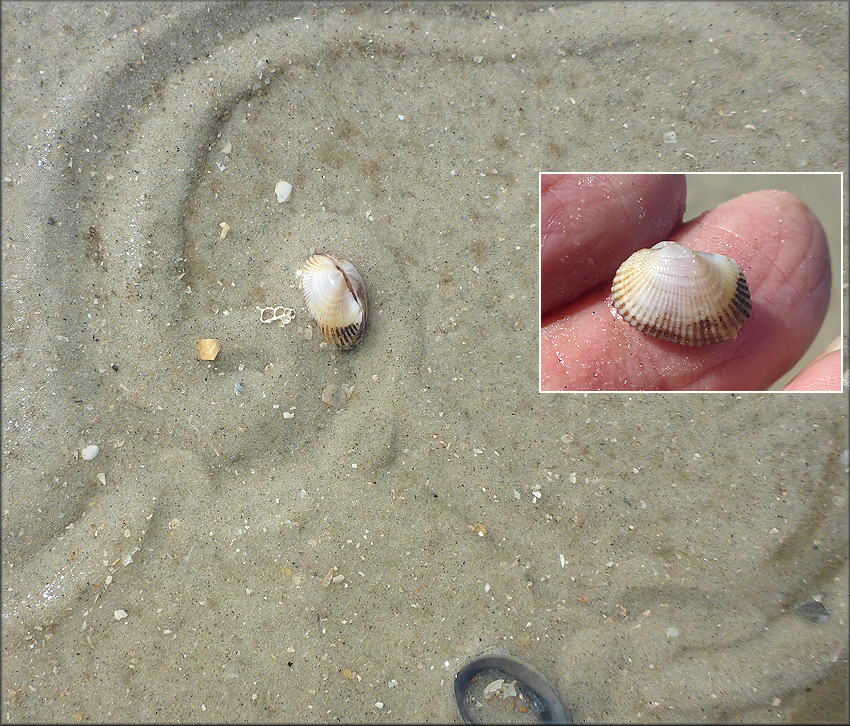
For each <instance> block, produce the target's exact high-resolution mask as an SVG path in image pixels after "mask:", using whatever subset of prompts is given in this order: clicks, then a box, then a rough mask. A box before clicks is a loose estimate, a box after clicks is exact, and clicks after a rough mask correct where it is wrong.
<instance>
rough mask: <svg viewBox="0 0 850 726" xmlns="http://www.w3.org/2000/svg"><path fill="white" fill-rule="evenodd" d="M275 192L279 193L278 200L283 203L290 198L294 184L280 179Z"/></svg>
mask: <svg viewBox="0 0 850 726" xmlns="http://www.w3.org/2000/svg"><path fill="white" fill-rule="evenodd" d="M274 193H275V194H276V195H277V201H278V202H279V203H281V204H283V202H285V201H286V200H287V199H289V195H290V194H292V184H290V183H289V182H285V181H279V182H278V183H277V184H276V185H275V188H274Z"/></svg>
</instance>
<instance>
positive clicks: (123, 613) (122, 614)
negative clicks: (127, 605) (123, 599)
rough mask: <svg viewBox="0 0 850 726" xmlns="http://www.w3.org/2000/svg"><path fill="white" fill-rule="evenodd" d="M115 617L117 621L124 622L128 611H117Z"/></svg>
mask: <svg viewBox="0 0 850 726" xmlns="http://www.w3.org/2000/svg"><path fill="white" fill-rule="evenodd" d="M114 615H115V619H116V620H123V619H124V618H126V617H127V611H126V610H116V611H115V613H114Z"/></svg>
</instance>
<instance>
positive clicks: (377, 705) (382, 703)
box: [375, 701, 384, 708]
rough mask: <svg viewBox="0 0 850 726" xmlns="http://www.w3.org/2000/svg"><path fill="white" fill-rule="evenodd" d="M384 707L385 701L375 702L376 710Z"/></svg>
mask: <svg viewBox="0 0 850 726" xmlns="http://www.w3.org/2000/svg"><path fill="white" fill-rule="evenodd" d="M383 707H384V702H383V701H375V708H383Z"/></svg>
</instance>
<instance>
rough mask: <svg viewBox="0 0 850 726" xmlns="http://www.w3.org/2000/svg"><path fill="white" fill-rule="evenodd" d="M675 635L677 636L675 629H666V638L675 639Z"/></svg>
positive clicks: (677, 632)
mask: <svg viewBox="0 0 850 726" xmlns="http://www.w3.org/2000/svg"><path fill="white" fill-rule="evenodd" d="M677 635H679V631H678V630H677V629H676V628H667V637H668V638H675V637H676V636H677Z"/></svg>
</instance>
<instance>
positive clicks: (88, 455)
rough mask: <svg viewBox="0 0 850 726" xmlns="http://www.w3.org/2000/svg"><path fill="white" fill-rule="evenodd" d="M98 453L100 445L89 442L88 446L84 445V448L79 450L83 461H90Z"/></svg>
mask: <svg viewBox="0 0 850 726" xmlns="http://www.w3.org/2000/svg"><path fill="white" fill-rule="evenodd" d="M99 453H100V447H99V446H98V445H97V444H89V445H88V446H86V448H84V449H83V450H82V451H80V456H81V457H82V459H83V461H91V460H92V459H94V457H95V456H97V455H98V454H99Z"/></svg>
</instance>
